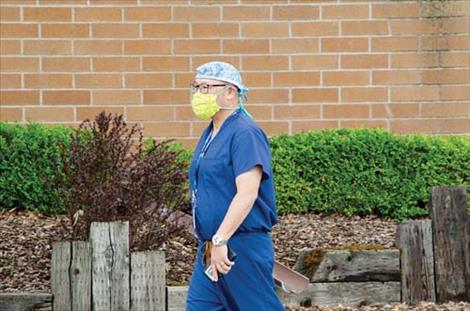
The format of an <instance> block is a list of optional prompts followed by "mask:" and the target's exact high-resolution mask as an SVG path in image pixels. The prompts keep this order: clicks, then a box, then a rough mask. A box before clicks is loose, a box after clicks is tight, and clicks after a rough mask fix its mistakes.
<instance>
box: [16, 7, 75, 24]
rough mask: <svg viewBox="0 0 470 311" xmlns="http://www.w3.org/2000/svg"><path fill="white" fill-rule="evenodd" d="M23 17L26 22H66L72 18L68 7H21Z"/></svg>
mask: <svg viewBox="0 0 470 311" xmlns="http://www.w3.org/2000/svg"><path fill="white" fill-rule="evenodd" d="M23 17H24V20H25V21H27V22H30V21H35V22H37V21H41V22H68V21H71V20H72V13H71V10H70V8H52V7H48V8H28V7H26V8H23Z"/></svg>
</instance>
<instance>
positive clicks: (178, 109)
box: [174, 105, 198, 121]
mask: <svg viewBox="0 0 470 311" xmlns="http://www.w3.org/2000/svg"><path fill="white" fill-rule="evenodd" d="M174 108H175V120H176V121H196V120H198V118H196V116H194V113H193V110H192V109H191V106H189V105H187V106H175V107H174Z"/></svg>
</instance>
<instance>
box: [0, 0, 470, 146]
mask: <svg viewBox="0 0 470 311" xmlns="http://www.w3.org/2000/svg"><path fill="white" fill-rule="evenodd" d="M0 3H1V6H0V19H1V26H0V28H1V30H0V35H1V41H0V47H1V51H0V52H1V63H0V66H1V75H0V81H1V82H0V87H1V96H0V103H1V107H0V119H1V120H7V121H20V122H26V121H27V120H31V121H40V122H44V123H62V124H70V125H77V124H79V123H80V121H81V120H83V119H84V118H88V117H93V116H94V115H95V114H96V113H98V112H99V111H101V110H102V109H105V110H107V111H109V112H118V113H123V114H124V115H125V116H126V118H127V120H128V121H129V122H131V123H133V122H137V123H139V124H141V125H142V126H143V127H144V131H145V134H146V135H147V136H154V137H173V138H177V139H179V140H181V141H183V142H184V143H185V144H186V145H192V144H194V142H195V140H196V139H197V137H198V136H199V134H200V132H201V130H202V129H203V128H204V127H205V126H206V124H207V123H206V122H199V121H197V120H195V119H194V118H193V116H192V113H191V109H190V106H189V98H190V94H189V91H188V84H189V83H190V81H191V80H192V77H193V72H194V69H195V68H196V67H197V66H198V65H199V64H201V63H203V62H206V61H210V60H224V61H229V62H231V63H233V64H234V65H235V66H237V67H239V68H240V69H241V70H242V74H243V76H244V79H245V82H246V84H247V85H248V86H249V87H250V93H249V104H248V105H247V108H248V110H249V111H250V112H251V113H252V114H253V115H254V117H255V119H256V120H257V121H258V122H259V123H260V125H261V126H262V127H263V128H264V129H265V130H266V131H267V133H268V134H270V135H273V134H278V133H294V132H299V131H302V130H315V129H322V128H340V127H357V126H363V127H376V126H381V127H385V128H386V129H388V130H390V131H393V132H398V133H411V132H421V133H431V134H470V1H442V2H440V1H433V2H428V1H399V2H398V1H343V0H341V1H339V0H338V1H336V0H332V1H327V0H324V1H315V0H277V1H274V0H273V1H266V0H251V1H250V0H219V1H211V0H180V1H178V0H173V1H166V0H158V1H157V0H16V1H14V0H0Z"/></svg>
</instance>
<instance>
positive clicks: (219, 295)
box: [186, 62, 284, 311]
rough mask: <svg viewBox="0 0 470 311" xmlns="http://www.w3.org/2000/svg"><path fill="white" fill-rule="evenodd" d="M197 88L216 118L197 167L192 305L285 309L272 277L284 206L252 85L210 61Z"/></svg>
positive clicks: (198, 111) (209, 116)
mask: <svg viewBox="0 0 470 311" xmlns="http://www.w3.org/2000/svg"><path fill="white" fill-rule="evenodd" d="M191 90H192V94H193V97H192V102H191V105H192V108H193V111H194V113H195V115H196V116H197V117H199V118H201V119H205V120H211V122H210V124H209V126H208V127H207V128H206V129H205V130H204V132H203V133H202V135H201V138H200V140H199V143H198V145H197V147H196V150H195V152H194V156H193V159H192V162H191V168H190V172H189V179H190V191H191V206H192V211H193V225H194V227H195V232H196V235H197V238H198V241H199V243H198V250H197V259H196V262H195V265H194V271H193V275H192V277H191V281H190V285H189V292H188V298H187V308H186V310H191V311H192V310H197V311H202V310H242V311H245V310H247V311H248V310H256V311H261V310H269V311H276V310H284V307H283V306H282V304H281V302H280V301H279V299H278V297H277V295H276V293H275V285H274V280H273V276H272V270H273V264H274V249H273V244H272V239H271V236H270V231H271V229H272V226H273V225H275V224H276V223H277V210H276V203H275V193H274V184H273V176H272V174H273V172H272V166H271V153H270V149H269V143H268V139H267V137H266V134H265V133H264V132H263V131H262V130H261V129H260V128H259V127H258V125H257V124H256V123H255V122H254V121H253V120H252V118H251V116H250V115H249V113H248V112H247V111H246V110H245V108H244V107H243V102H244V99H245V94H246V92H247V89H246V87H245V86H244V85H243V83H242V79H241V76H240V73H239V71H238V70H237V69H236V68H235V67H233V66H232V65H230V64H228V63H223V62H210V63H206V64H204V65H201V66H200V67H198V68H197V70H196V77H195V80H194V82H193V83H192V85H191ZM229 250H230V251H231V252H232V253H235V254H236V259H233V258H232V259H233V261H231V260H229V258H228V257H229V256H228V252H229ZM208 267H209V268H210V269H209V270H207V268H208ZM206 270H207V273H206Z"/></svg>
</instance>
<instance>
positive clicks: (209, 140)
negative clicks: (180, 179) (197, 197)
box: [193, 130, 214, 191]
mask: <svg viewBox="0 0 470 311" xmlns="http://www.w3.org/2000/svg"><path fill="white" fill-rule="evenodd" d="M212 132H213V130H211V132H210V133H209V135H208V136H207V138H206V141H205V142H204V145H203V146H202V149H201V152H200V153H199V156H198V157H197V161H196V167H195V174H194V188H193V189H194V191H197V180H198V178H199V165H200V164H201V159H202V158H204V156H205V155H206V152H207V149H209V145H210V144H211V142H212V141H213V140H214V139H213V138H212Z"/></svg>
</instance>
